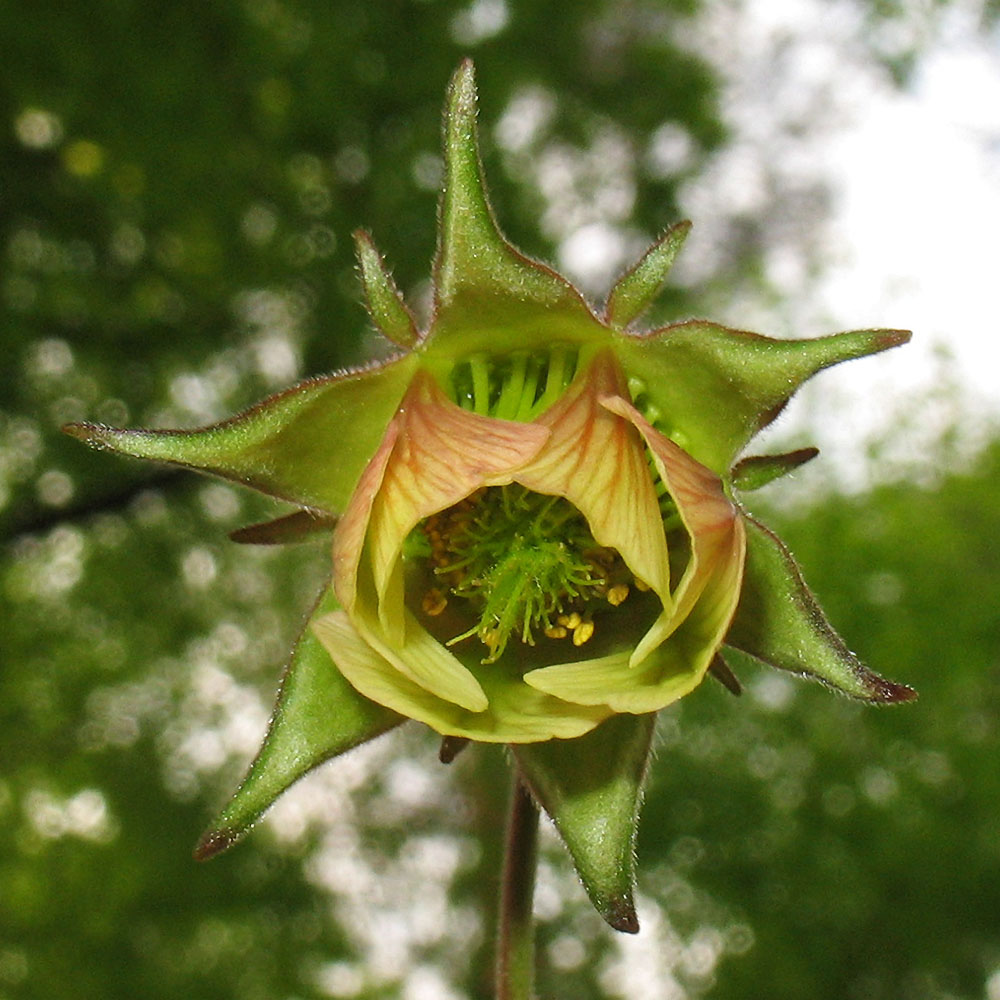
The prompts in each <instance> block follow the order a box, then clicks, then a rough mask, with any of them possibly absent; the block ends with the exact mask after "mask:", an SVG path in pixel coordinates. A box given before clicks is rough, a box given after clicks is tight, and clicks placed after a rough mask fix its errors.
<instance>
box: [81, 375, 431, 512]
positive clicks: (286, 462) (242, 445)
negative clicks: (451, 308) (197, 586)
mask: <svg viewBox="0 0 1000 1000" xmlns="http://www.w3.org/2000/svg"><path fill="white" fill-rule="evenodd" d="M415 370H416V359H415V358H414V357H413V356H412V355H408V356H406V357H402V358H397V359H395V360H392V361H388V362H386V363H385V364H383V365H378V366H373V367H370V368H365V369H361V370H358V371H348V372H342V373H339V374H336V375H330V376H327V377H325V378H317V379H310V380H308V381H305V382H301V383H299V384H298V385H296V386H293V387H292V388H291V389H288V390H286V391H285V392H281V393H278V394H277V395H275V396H271V397H269V398H268V399H265V400H263V401H262V402H260V403H258V404H257V405H256V406H253V407H251V408H250V409H249V410H245V411H244V412H243V413H241V414H239V415H237V416H235V417H232V418H230V419H229V420H225V421H223V422H222V423H219V424H214V425H213V426H211V427H204V428H199V429H197V430H191V431H173V430H168V431H160V430H156V431H153V430H129V429H120V428H115V427H105V426H104V425H102V424H68V425H67V426H66V427H64V428H63V430H65V431H66V433H68V434H71V435H72V436H73V437H76V438H79V439H80V440H81V441H85V442H86V443H87V444H89V445H91V446H92V447H95V448H105V449H109V450H112V451H117V452H121V453H122V454H125V455H131V456H133V457H135V458H147V459H153V460H154V461H159V462H169V463H171V464H174V465H183V466H187V467H189V468H195V469H201V470H202V471H204V472H211V473H214V474H215V475H218V476H222V477H223V478H225V479H231V480H233V481H235V482H238V483H242V484H243V485H245V486H251V487H253V488H254V489H258V490H260V491H261V492H263V493H267V494H270V495H271V496H274V497H277V498H278V499H281V500H289V501H291V502H292V503H295V504H298V505H299V506H302V507H312V508H315V509H316V510H318V511H322V512H325V513H327V514H339V513H341V512H342V511H343V509H344V507H345V506H346V504H347V501H348V499H349V498H350V495H351V492H352V491H353V489H354V486H355V485H356V484H357V481H358V479H359V478H360V476H361V472H362V471H363V469H364V467H365V465H366V464H367V462H368V460H369V458H371V456H372V455H373V454H374V453H375V450H376V449H377V448H378V445H379V442H380V441H381V440H382V437H383V435H384V433H385V429H386V426H387V425H388V423H389V421H390V420H391V419H392V416H393V414H394V413H395V412H396V408H397V406H398V405H399V401H400V400H401V399H402V397H403V393H404V392H405V391H406V387H407V385H408V384H409V383H410V381H411V379H412V378H413V374H414V372H415Z"/></svg>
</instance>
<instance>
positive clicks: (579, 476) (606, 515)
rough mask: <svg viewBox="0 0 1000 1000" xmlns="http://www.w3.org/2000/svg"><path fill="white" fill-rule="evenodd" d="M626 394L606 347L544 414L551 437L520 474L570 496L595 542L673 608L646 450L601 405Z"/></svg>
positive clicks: (535, 486) (528, 482)
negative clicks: (613, 551) (613, 553)
mask: <svg viewBox="0 0 1000 1000" xmlns="http://www.w3.org/2000/svg"><path fill="white" fill-rule="evenodd" d="M627 392H628V389H627V386H626V384H625V379H624V376H623V374H622V372H621V369H620V368H619V366H618V364H617V362H616V361H615V359H614V355H612V354H611V352H610V351H602V352H601V353H599V354H598V355H597V356H596V357H595V358H594V360H593V361H592V362H591V363H590V366H589V367H588V368H587V369H586V371H584V372H582V373H581V374H580V375H578V376H577V378H576V379H575V380H574V382H573V384H572V385H571V386H570V387H569V389H568V390H567V391H566V393H565V394H564V395H563V397H562V398H561V399H560V400H559V401H558V402H557V403H555V404H554V405H553V406H552V407H550V408H549V409H548V410H546V411H545V413H543V414H542V415H541V416H540V417H539V418H538V420H537V421H536V423H538V424H540V425H542V426H544V427H547V428H548V429H549V430H550V431H551V437H550V438H549V441H548V442H547V444H546V445H545V447H544V448H543V449H542V450H541V451H540V452H539V454H538V457H537V458H536V459H535V460H534V461H533V462H531V464H530V465H528V466H526V467H525V468H523V469H521V470H519V471H518V472H517V473H516V475H515V477H514V478H515V479H516V480H517V482H519V483H521V484H522V485H523V486H525V487H527V488H528V489H529V490H535V491H537V492H539V493H554V494H560V495H562V496H564V497H566V498H567V499H568V500H569V501H570V502H571V503H572V504H573V505H574V506H575V507H576V508H577V509H578V510H579V511H580V513H582V514H583V516H584V517H585V518H586V519H587V522H588V524H589V525H590V530H591V533H592V534H593V536H594V538H595V540H596V541H597V542H598V543H599V544H600V545H605V546H608V547H610V548H613V549H616V550H617V551H618V553H619V554H620V555H621V557H622V558H623V559H624V560H625V562H626V564H627V565H628V567H629V569H630V570H631V571H632V572H633V573H634V574H635V576H636V577H638V578H639V579H640V580H643V581H644V582H645V583H647V584H649V586H650V587H651V588H652V589H653V590H654V591H655V592H656V594H657V596H658V597H659V598H660V600H661V601H662V603H663V605H664V607H665V608H669V607H670V606H671V604H672V601H671V597H670V565H669V562H668V558H667V542H666V538H665V536H664V532H663V521H662V518H661V516H660V508H659V504H658V503H657V500H656V491H655V489H654V486H653V479H652V476H651V475H650V471H649V466H648V464H647V462H646V455H645V449H644V448H643V446H642V440H641V438H640V437H639V434H638V433H637V431H636V429H635V427H633V426H632V424H631V422H630V421H629V420H628V419H624V420H623V419H622V418H621V416H620V415H619V414H617V413H615V412H613V411H612V409H611V408H610V407H608V406H606V405H603V404H602V401H603V399H605V398H606V397H608V396H609V395H614V396H617V395H618V394H621V393H627Z"/></svg>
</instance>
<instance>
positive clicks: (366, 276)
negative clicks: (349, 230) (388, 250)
mask: <svg viewBox="0 0 1000 1000" xmlns="http://www.w3.org/2000/svg"><path fill="white" fill-rule="evenodd" d="M354 247H355V250H356V251H357V254H358V266H359V267H360V269H361V284H362V286H363V287H364V290H365V301H366V302H367V304H368V314H369V315H370V316H371V318H372V321H373V322H374V323H375V325H376V326H377V327H378V328H379V329H380V330H381V331H382V333H384V334H385V336H386V337H388V338H389V340H391V341H392V342H393V343H394V344H396V345H398V346H399V347H404V348H410V347H413V345H414V344H416V342H417V340H418V339H419V337H420V335H419V333H418V332H417V324H416V321H415V320H414V318H413V313H411V312H410V310H409V308H408V306H407V305H406V302H405V300H404V299H403V296H402V295H401V294H400V291H399V289H398V288H397V287H396V282H395V281H393V280H392V275H391V274H390V273H389V271H388V270H387V269H386V266H385V261H384V260H383V259H382V255H381V254H380V253H379V252H378V250H377V249H376V248H375V243H374V242H373V241H372V238H371V236H369V234H368V233H366V232H365V231H364V230H363V229H359V230H357V231H356V232H355V234H354Z"/></svg>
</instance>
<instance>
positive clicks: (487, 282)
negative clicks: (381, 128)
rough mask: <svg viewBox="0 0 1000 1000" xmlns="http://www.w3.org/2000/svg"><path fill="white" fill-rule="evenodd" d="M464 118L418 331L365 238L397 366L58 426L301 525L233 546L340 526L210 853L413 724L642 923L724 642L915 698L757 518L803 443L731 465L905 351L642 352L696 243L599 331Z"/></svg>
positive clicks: (681, 329)
mask: <svg viewBox="0 0 1000 1000" xmlns="http://www.w3.org/2000/svg"><path fill="white" fill-rule="evenodd" d="M475 115H476V95H475V84H474V79H473V74H472V67H471V64H469V63H465V64H463V65H462V66H461V67H460V69H459V70H458V72H457V73H456V75H455V77H454V79H453V81H452V84H451V88H450V91H449V95H448V101H447V108H446V113H445V143H444V153H445V165H446V182H445V188H444V193H443V197H442V206H441V215H440V231H439V240H438V254H437V259H436V263H435V269H434V306H433V313H432V316H431V319H430V322H429V325H428V326H427V329H426V330H423V331H418V329H417V325H416V323H415V321H414V319H413V317H412V314H411V313H410V311H409V309H408V308H407V306H406V305H405V303H404V302H403V300H402V298H401V297H400V295H399V293H398V291H397V290H396V288H395V285H394V283H393V281H392V279H391V277H390V275H389V273H388V271H387V270H386V269H385V267H384V265H383V262H382V260H381V258H380V256H379V255H378V253H377V251H376V250H375V248H374V246H373V244H372V243H371V240H370V239H369V237H368V236H367V235H366V234H363V233H361V234H358V236H357V244H358V252H359V259H360V265H361V273H362V280H363V284H364V288H365V292H366V297H367V301H368V305H369V309H370V312H371V315H372V318H373V319H374V321H375V323H376V325H377V326H378V327H379V329H380V330H381V331H382V332H383V333H384V334H385V335H386V336H387V337H388V338H389V339H390V340H391V341H393V342H394V343H395V344H396V345H397V346H398V347H399V348H400V349H401V351H400V353H398V354H396V355H395V356H393V357H392V358H391V359H390V360H388V361H387V362H385V363H382V364H377V365H372V366H371V367H368V368H364V369H361V370H357V371H349V372H342V373H338V374H335V375H332V376H328V377H324V378H317V379H312V380H309V381H306V382H303V383H301V384H300V385H298V386H295V387H294V388H292V389H289V390H287V391H286V392H284V393H281V394H279V395H277V396H274V397H271V398H270V399H268V400H265V401H264V402H263V403H260V404H258V405H257V406H255V407H253V408H252V409H250V410H248V411H246V412H245V413H243V414H240V415H239V416H237V417H234V418H233V419H231V420H229V421H226V422H225V423H222V424H218V425H215V426H213V427H208V428H204V429H201V430H195V431H147V430H117V429H112V428H107V427H103V426H99V425H94V424H76V425H72V426H71V427H69V428H68V430H69V431H70V433H72V434H74V435H76V436H77V437H80V438H82V439H84V440H85V441H87V442H88V443H90V444H92V445H95V446H98V447H105V448H112V449H115V450H117V451H120V452H124V453H126V454H129V455H134V456H139V457H142V458H149V459H156V460H160V461H166V462H173V463H178V464H181V465H186V466H191V467H194V468H199V469H203V470H206V471H208V472H212V473H215V474H217V475H220V476H223V477H226V478H228V479H231V480H235V481H237V482H240V483H244V484H246V485H248V486H252V487H254V488H256V489H258V490H262V491H264V492H265V493H268V494H270V495H272V496H274V497H277V498H279V499H281V500H285V501H289V502H291V503H293V504H295V505H296V506H297V510H296V511H294V512H293V513H291V514H288V515H286V516H284V517H281V518H279V519H278V520H277V521H274V522H270V523H268V524H263V525H255V526H252V527H250V528H247V529H244V530H243V531H241V532H237V533H236V535H235V537H236V538H237V539H238V540H241V541H250V542H275V541H287V540H291V539H295V538H298V537H303V536H307V535H309V534H312V533H314V532H317V531H327V532H328V531H330V530H331V529H332V530H333V572H332V582H331V584H330V586H329V587H328V588H327V589H326V590H325V591H324V593H323V594H322V596H321V598H320V600H319V603H318V605H317V607H316V608H315V610H314V612H313V614H312V616H311V619H310V621H309V624H308V626H307V628H306V630H305V632H304V633H303V635H302V638H301V639H300V641H299V643H298V644H297V646H296V649H295V650H294V652H293V655H292V658H291V661H290V663H289V666H288V668H287V671H286V674H285V678H284V681H283V683H282V687H281V691H280V694H279V698H278V706H277V711H276V712H275V715H274V718H273V720H272V723H271V726H270V730H269V732H268V734H267V737H266V739H265V742H264V745H263V747H262V749H261V751H260V753H259V755H258V757H257V759H256V760H255V761H254V763H253V765H252V766H251V768H250V771H249V774H248V776H247V778H246V780H245V782H244V784H243V785H242V786H241V788H240V790H239V791H238V792H237V794H236V796H235V797H234V799H233V800H232V801H231V803H230V804H229V806H228V807H227V808H226V809H225V810H224V811H223V813H222V815H221V816H220V817H219V819H218V820H217V821H216V823H215V824H214V825H213V827H212V828H211V829H210V830H209V832H208V833H207V834H206V835H205V837H204V838H203V840H202V843H201V845H200V847H199V854H200V856H209V855H211V854H214V853H216V852H218V851H219V850H221V849H223V848H225V847H227V846H229V845H230V844H231V843H232V842H233V841H234V840H235V839H236V838H238V837H239V836H240V835H241V834H242V833H243V832H244V831H245V830H246V829H247V828H248V827H249V826H250V824H251V823H252V822H253V820H254V819H255V818H256V817H257V816H258V815H259V814H260V813H261V812H262V811H263V810H264V809H265V808H266V807H267V806H268V805H269V804H270V802H272V801H273V800H274V798H275V797H276V796H277V795H278V794H280V792H281V791H282V790H283V789H285V788H286V787H287V786H288V785H289V784H291V783H292V782H293V781H294V780H295V779H296V778H298V777H299V776H301V775H302V774H303V773H305V772H306V771H307V770H309V769H311V768H312V767H314V766H316V765H317V764H318V763H320V762H322V761H324V760H326V759H328V758H329V757H331V756H334V755H336V754H338V753H341V752H343V751H344V750H347V749H349V748H350V747H353V746H356V745H358V744H359V743H361V742H364V741H365V740H368V739H370V738H372V737H373V736H376V735H378V734H379V733H382V732H384V731H386V730H387V729H390V728H392V727H393V726H394V725H396V724H397V723H399V722H401V721H402V720H403V719H405V718H411V719H417V720H419V721H421V722H424V723H426V724H427V725H429V726H431V727H432V728H433V729H435V730H436V731H437V732H438V733H440V734H441V735H442V736H443V737H444V738H445V740H444V744H443V747H442V756H443V759H449V758H450V757H451V756H452V755H453V754H454V753H455V752H457V750H458V749H459V748H460V746H461V745H462V743H463V741H465V740H477V741H484V742H500V743H508V744H511V746H512V747H513V749H514V755H515V758H516V763H517V767H518V768H519V770H520V773H521V775H522V777H523V778H524V780H525V782H526V783H527V784H528V786H529V787H530V789H531V790H532V792H533V794H534V795H535V797H536V799H537V800H538V801H539V802H540V804H541V805H542V806H543V807H544V808H545V809H546V810H547V811H548V812H549V813H550V814H551V816H552V817H553V819H554V820H555V823H556V826H557V828H558V829H559V831H560V832H561V834H562V835H563V838H564V839H565V841H566V843H567V845H568V847H569V849H570V851H571V853H572V854H573V857H574V861H575V863H576V865H577V869H578V871H579V872H580V875H581V877H582V879H583V881H584V884H585V885H586V887H587V889H588V891H589V892H590V894H591V898H592V899H593V900H594V902H595V904H596V905H597V906H598V908H599V909H600V910H601V912H602V913H603V914H604V916H605V918H606V919H608V921H609V922H610V923H611V924H612V925H613V926H616V927H618V928H619V929H624V930H635V929H636V928H637V923H636V920H635V913H634V908H633V906H632V882H633V862H632V847H633V841H634V832H635V819H636V814H637V810H638V803H639V798H640V792H641V785H642V781H643V777H644V774H645V770H646V766H647V762H648V756H649V747H650V741H651V735H652V726H653V719H654V717H655V713H656V712H657V711H658V710H659V709H661V708H663V707H664V706H666V705H668V704H670V703H671V702H673V701H675V700H676V699H678V698H680V697H682V696H683V695H685V694H687V693H689V692H690V691H691V690H692V689H693V688H695V687H696V686H697V685H698V684H699V683H700V682H701V680H702V679H703V678H704V677H705V675H706V673H708V672H712V673H713V674H715V675H716V676H717V677H719V679H721V680H722V681H723V682H724V683H725V684H726V685H727V686H729V687H730V688H732V689H734V690H738V687H739V686H738V682H737V681H736V679H735V677H733V675H732V673H731V671H730V670H729V668H728V666H727V665H726V662H725V660H724V658H723V656H724V649H725V647H727V646H729V647H732V648H735V649H738V650H742V651H743V652H745V653H748V654H750V655H751V656H754V657H756V658H757V659H759V660H761V661H763V662H765V663H768V664H771V665H773V666H776V667H779V668H782V669H785V670H790V671H793V672H795V673H798V674H802V675H806V676H811V677H814V678H817V679H819V680H821V681H823V682H825V683H826V684H828V685H830V686H832V687H834V688H836V689H838V690H840V691H842V692H844V693H846V694H848V695H851V696H854V697H857V698H862V699H867V700H869V701H878V702H891V701H901V700H907V699H909V698H910V697H912V696H913V692H912V691H911V690H910V689H909V688H906V687H903V686H902V685H897V684H893V683H890V682H888V681H885V680H883V679H881V678H880V677H878V676H877V675H875V674H873V673H871V672H870V671H869V670H868V669H866V668H865V667H864V666H863V665H862V664H861V663H860V662H859V661H858V660H857V659H856V657H854V656H853V654H851V653H850V652H849V651H848V649H847V647H846V646H845V645H844V643H843V642H842V641H841V640H840V638H839V637H838V636H837V635H836V634H835V633H834V632H833V630H832V629H831V628H830V626H829V624H828V623H827V621H826V619H825V617H824V616H823V614H822V612H821V611H820V610H819V608H818V607H817V606H816V603H815V601H814V600H813V598H812V596H811V595H810V593H809V591H808V590H807V589H806V587H805V585H804V583H803V581H802V578H801V575H800V574H799V572H798V570H797V568H796V566H795V563H794V561H793V560H792V558H791V556H790V555H789V554H788V551H787V550H786V549H785V547H784V546H783V545H782V543H781V542H780V541H779V540H778V539H777V538H776V537H775V536H774V535H773V534H772V533H771V532H770V531H768V530H767V529H766V528H764V527H763V526H762V525H760V524H759V523H758V522H756V521H755V520H753V519H752V518H751V517H750V516H749V515H748V514H747V513H746V512H745V510H744V509H743V507H742V505H741V502H740V499H739V498H740V495H741V494H742V493H743V492H746V491H747V490H750V489H754V488H756V487H757V486H759V485H762V484H763V483H765V482H767V481H770V480H771V479H774V478H776V477H777V476H779V475H782V474H783V473H785V472H788V471H790V470H791V469H793V468H795V467H797V466H798V465H799V464H801V463H802V462H803V461H805V460H807V459H808V458H811V457H812V456H813V455H814V454H815V451H814V450H812V449H808V450H803V451H800V452H794V453H791V454H787V455H776V456H765V457H754V458H744V459H742V460H739V461H737V459H738V458H739V456H740V455H741V453H742V452H743V450H744V448H745V447H746V445H747V444H748V442H749V441H750V439H751V438H752V437H753V436H754V435H755V434H756V433H757V432H758V431H759V430H760V429H761V428H762V427H763V426H764V425H766V424H767V423H768V422H769V421H770V420H772V419H773V418H774V416H775V415H776V414H777V413H778V412H779V411H780V410H781V408H782V407H783V406H784V404H785V403H786V402H787V401H788V399H789V397H790V396H791V395H792V394H793V393H794V391H795V390H796V389H797V388H798V387H799V386H800V385H801V384H802V383H803V382H804V381H805V380H806V379H808V378H810V377H811V376H812V375H813V374H815V373H816V372H817V371H819V370H820V369H822V368H825V367H827V366H829V365H831V364H835V363H837V362H840V361H844V360H848V359H851V358H856V357H860V356H863V355H866V354H871V353H875V352H878V351H882V350H885V349H886V348H889V347H893V346H896V345H898V344H901V343H903V342H904V341H905V340H907V339H908V334H906V333H904V332H900V331H892V330H865V331H859V332H853V333H844V334H837V335H834V336H830V337H823V338H819V339H814V340H772V339H769V338H765V337H761V336H757V335H754V334H749V333H744V332H741V331H736V330H731V329H727V328H725V327H722V326H719V325H716V324H713V323H708V322H704V321H700V320H699V321H687V322H682V323H677V324H674V325H671V326H667V327H664V328H660V329H655V330H652V331H649V332H633V325H634V323H635V321H636V320H637V319H638V318H639V317H640V315H641V314H642V313H643V311H644V310H645V309H646V307H647V306H648V305H650V304H651V302H652V300H653V298H654V296H655V295H656V293H657V292H658V290H659V288H660V286H661V284H662V282H663V279H664V278H665V276H666V273H667V271H668V269H669V267H670V265H671V263H672V261H673V259H674V256H675V255H676V253H677V251H678V249H679V248H680V246H681V244H682V242H683V240H684V237H685V236H686V234H687V230H688V228H689V227H688V224H687V223H681V224H679V225H677V226H675V227H673V228H672V229H671V230H669V231H668V232H667V233H666V235H665V236H664V237H663V238H662V239H660V240H659V241H658V242H657V243H655V244H654V245H653V246H652V247H651V249H650V250H649V251H648V252H647V253H646V254H645V255H644V256H643V257H642V259H641V260H640V261H639V262H638V263H637V264H636V265H635V266H634V267H633V268H632V269H631V270H630V271H629V272H628V273H626V274H625V275H624V276H623V277H622V278H621V279H620V280H619V281H618V282H617V284H616V285H615V287H614V288H613V289H612V291H611V293H610V295H609V297H608V300H607V303H606V305H605V308H604V309H603V312H601V313H598V312H597V311H595V310H593V309H592V308H591V307H590V306H589V305H588V304H587V303H586V302H585V301H584V299H583V298H582V296H581V295H580V294H579V293H578V292H577V291H576V289H575V288H574V287H573V286H572V285H571V284H570V283H569V282H568V281H566V280H565V279H564V278H562V277H561V276H559V275H557V274H556V273H554V272H553V271H551V270H550V269H549V268H547V267H545V266H544V265H542V264H539V263H537V262H535V261H533V260H530V259H528V258H526V257H524V256H523V255H521V254H520V253H519V252H518V251H517V250H515V249H514V248H513V247H512V246H511V245H510V244H509V243H508V242H507V241H506V240H505V239H504V237H503V236H502V235H501V234H500V232H499V230H498V228H497V226H496V223H495V221H494V218H493V214H492V211H491V209H490V206H489V203H488V201H487V197H486V193H485V187H484V183H483V178H482V171H481V166H480V161H479V154H478V146H477V138H476V127H475ZM734 463H735V464H734Z"/></svg>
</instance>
